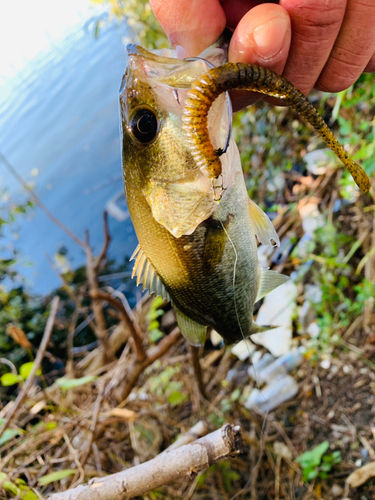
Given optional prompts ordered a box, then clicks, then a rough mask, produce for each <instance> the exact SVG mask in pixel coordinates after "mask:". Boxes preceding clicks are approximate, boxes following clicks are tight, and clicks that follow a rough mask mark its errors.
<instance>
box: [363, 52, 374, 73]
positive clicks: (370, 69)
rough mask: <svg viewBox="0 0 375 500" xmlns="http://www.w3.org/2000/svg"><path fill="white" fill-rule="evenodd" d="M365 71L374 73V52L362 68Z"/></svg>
mask: <svg viewBox="0 0 375 500" xmlns="http://www.w3.org/2000/svg"><path fill="white" fill-rule="evenodd" d="M364 72H365V73H375V54H372V57H371V59H370V61H369V63H368V64H367V66H366V67H365V69H364Z"/></svg>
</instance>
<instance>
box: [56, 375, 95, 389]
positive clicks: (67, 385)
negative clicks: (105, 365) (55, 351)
mask: <svg viewBox="0 0 375 500" xmlns="http://www.w3.org/2000/svg"><path fill="white" fill-rule="evenodd" d="M97 378H98V377H96V376H94V375H88V376H87V377H81V378H64V377H62V378H58V379H57V380H56V384H57V385H58V386H59V387H60V389H62V390H63V391H67V390H68V389H74V388H76V387H81V386H82V385H85V384H89V383H90V382H94V380H96V379H97Z"/></svg>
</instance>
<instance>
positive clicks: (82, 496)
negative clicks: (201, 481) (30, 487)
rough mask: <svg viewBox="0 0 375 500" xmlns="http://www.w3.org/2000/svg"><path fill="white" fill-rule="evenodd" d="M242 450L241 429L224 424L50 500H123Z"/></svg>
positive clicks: (57, 494) (190, 473) (191, 476)
mask: <svg viewBox="0 0 375 500" xmlns="http://www.w3.org/2000/svg"><path fill="white" fill-rule="evenodd" d="M241 451H242V437H241V429H240V427H238V426H236V427H235V426H232V425H229V424H225V425H224V426H223V427H222V428H221V429H218V430H217V431H215V432H212V433H211V434H209V435H208V436H205V437H203V438H201V439H198V440H197V441H194V442H193V443H191V444H188V445H185V446H182V447H181V448H178V449H177V450H173V451H166V452H165V453H162V454H160V455H158V456H157V457H156V458H154V459H152V460H149V461H148V462H145V463H144V464H141V465H138V466H136V467H133V468H131V469H127V470H125V471H122V472H119V473H117V474H112V475H110V476H107V477H105V478H97V479H94V480H92V481H90V484H88V485H85V486H78V487H77V488H74V489H71V490H68V491H65V492H63V493H55V494H54V495H52V496H51V497H50V500H126V499H129V498H134V497H136V496H139V495H143V494H144V493H146V492H147V491H150V490H153V489H155V488H159V487H160V486H163V485H165V484H167V483H170V482H171V481H176V480H178V479H181V478H182V477H184V476H187V477H190V478H193V477H194V476H195V475H196V474H197V473H198V472H200V471H201V470H204V469H206V468H207V467H209V466H210V465H212V464H214V463H215V462H217V461H218V460H221V459H223V458H230V457H232V456H235V455H237V454H239V453H241Z"/></svg>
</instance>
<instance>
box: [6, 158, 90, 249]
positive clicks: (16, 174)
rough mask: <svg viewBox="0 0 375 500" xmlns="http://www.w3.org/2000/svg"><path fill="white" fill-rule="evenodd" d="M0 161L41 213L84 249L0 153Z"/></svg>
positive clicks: (76, 237)
mask: <svg viewBox="0 0 375 500" xmlns="http://www.w3.org/2000/svg"><path fill="white" fill-rule="evenodd" d="M0 161H2V162H3V163H4V165H5V166H6V167H7V169H8V170H9V171H10V172H11V173H12V175H13V176H14V177H15V178H16V179H17V180H18V182H19V183H20V184H22V186H23V187H24V189H26V191H28V192H29V193H30V194H31V197H32V199H33V200H34V202H35V203H36V204H37V205H38V206H39V207H40V208H41V209H42V210H43V212H44V213H45V214H46V215H47V217H48V218H49V219H50V220H51V221H52V222H53V223H54V224H56V226H58V227H59V228H60V229H62V230H63V231H64V232H65V233H66V234H67V235H68V236H70V237H71V238H72V240H73V241H75V242H76V243H77V245H79V246H81V247H82V248H85V242H84V241H82V240H80V239H79V238H78V236H76V235H75V234H74V233H73V231H71V230H70V229H69V228H68V227H67V226H66V225H65V224H64V223H62V222H61V221H60V220H59V219H57V218H56V217H55V216H54V215H53V214H52V213H51V212H50V211H49V210H48V208H47V207H46V206H45V205H44V203H42V201H41V200H40V198H39V196H38V195H37V194H36V193H35V191H34V190H33V189H31V187H30V186H28V185H27V183H26V182H25V181H24V179H23V178H22V177H21V176H20V174H19V173H18V172H17V170H16V169H15V168H14V167H13V166H12V165H11V164H10V163H9V161H8V160H7V159H6V158H5V156H4V155H3V154H2V153H0Z"/></svg>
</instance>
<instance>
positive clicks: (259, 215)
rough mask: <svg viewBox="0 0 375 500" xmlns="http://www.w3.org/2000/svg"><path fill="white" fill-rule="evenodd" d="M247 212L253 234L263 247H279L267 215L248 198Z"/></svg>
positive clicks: (277, 238) (278, 240) (278, 241)
mask: <svg viewBox="0 0 375 500" xmlns="http://www.w3.org/2000/svg"><path fill="white" fill-rule="evenodd" d="M249 211H250V217H251V222H252V224H253V228H254V232H255V234H256V235H257V236H258V240H259V241H260V242H261V243H262V244H263V245H271V246H273V247H275V246H277V247H279V246H280V239H279V237H278V236H277V233H276V230H275V228H274V227H273V224H272V222H271V221H270V219H269V217H268V215H267V214H265V213H264V212H263V210H262V209H261V208H259V207H258V205H257V204H256V203H254V202H253V200H250V198H249Z"/></svg>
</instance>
